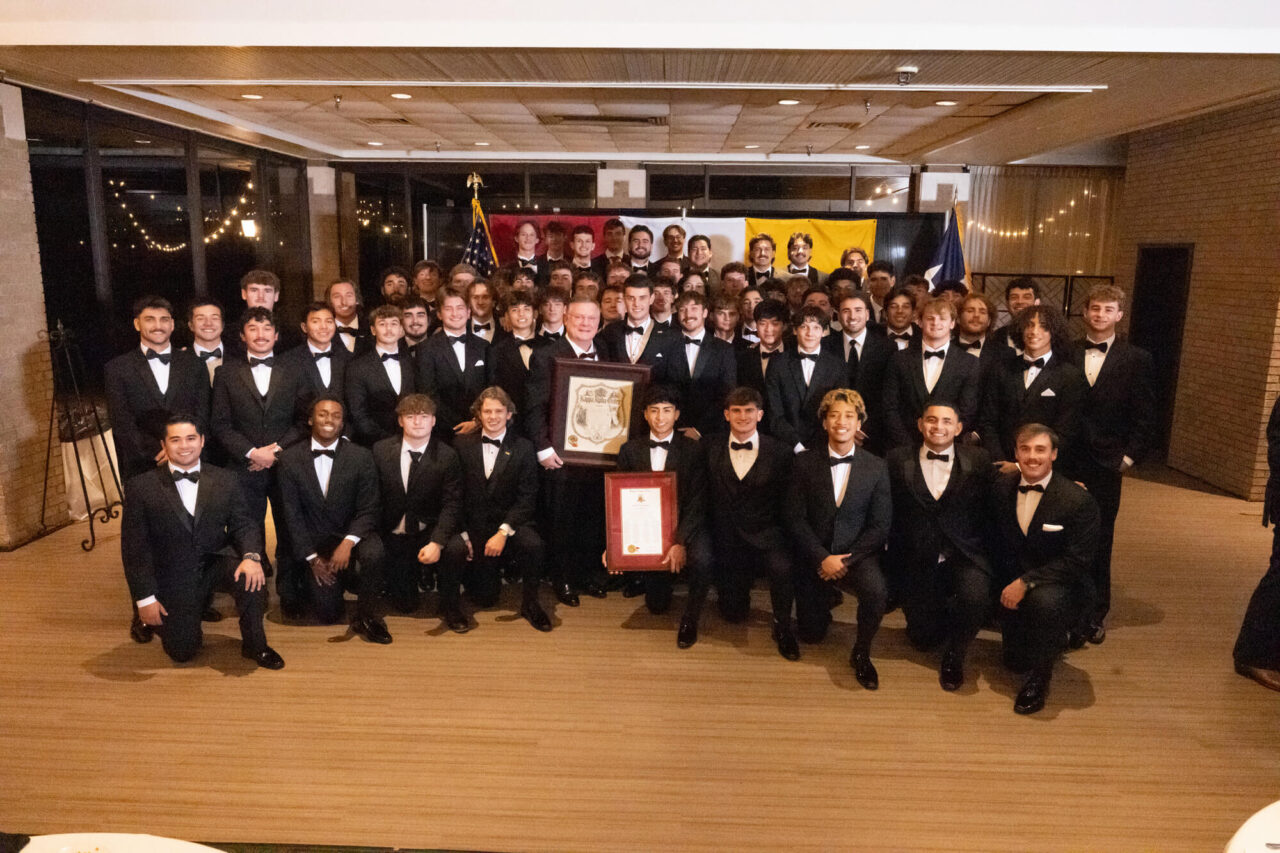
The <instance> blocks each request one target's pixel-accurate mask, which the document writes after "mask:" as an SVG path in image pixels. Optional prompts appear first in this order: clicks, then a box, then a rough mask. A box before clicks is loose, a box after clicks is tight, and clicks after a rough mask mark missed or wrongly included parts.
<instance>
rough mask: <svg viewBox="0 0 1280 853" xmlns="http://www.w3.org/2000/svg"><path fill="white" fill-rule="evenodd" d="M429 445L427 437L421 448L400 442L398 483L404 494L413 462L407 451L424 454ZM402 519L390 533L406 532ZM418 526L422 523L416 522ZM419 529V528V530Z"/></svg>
mask: <svg viewBox="0 0 1280 853" xmlns="http://www.w3.org/2000/svg"><path fill="white" fill-rule="evenodd" d="M430 443H431V439H430V438H429V437H428V438H427V440H426V441H424V442H422V446H421V447H414V446H413V445H411V444H409V442H408V441H406V440H405V439H401V440H400V483H401V484H402V485H403V486H404V490H405V492H406V493H407V492H408V491H409V465H410V464H411V463H412V462H413V457H412V456H410V455H409V451H410V450H412V451H413V452H414V453H425V452H426V449H427V445H428V444H430ZM404 519H405V517H404V516H403V515H402V516H400V521H399V523H397V524H396V527H395V529H394V530H392V531H391V532H392V533H405V532H406V531H405V529H404ZM418 524H419V525H421V524H422V522H418ZM420 529H421V528H419V530H420ZM413 532H414V533H417V532H418V531H417V530H415V531H413Z"/></svg>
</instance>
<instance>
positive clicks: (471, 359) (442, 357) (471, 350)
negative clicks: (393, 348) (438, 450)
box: [417, 333, 489, 443]
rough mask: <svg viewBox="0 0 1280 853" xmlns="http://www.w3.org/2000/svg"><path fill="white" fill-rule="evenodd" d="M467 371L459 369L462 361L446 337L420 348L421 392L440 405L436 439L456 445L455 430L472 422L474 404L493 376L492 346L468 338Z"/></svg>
mask: <svg viewBox="0 0 1280 853" xmlns="http://www.w3.org/2000/svg"><path fill="white" fill-rule="evenodd" d="M464 347H465V356H466V358H465V361H466V369H465V370H464V369H462V368H460V367H458V357H457V356H456V355H454V352H453V345H452V344H450V343H449V336H448V335H447V334H445V333H441V334H438V335H432V336H431V337H429V338H427V339H426V340H425V341H423V342H422V343H421V344H419V345H418V358H417V363H418V390H419V391H422V392H423V393H424V394H430V395H431V399H433V400H435V403H436V428H435V430H434V431H433V432H432V438H433V439H436V438H438V439H440V440H442V441H444V442H446V443H448V442H452V441H453V436H454V432H453V428H454V427H456V426H457V425H458V424H460V423H462V422H463V421H469V420H471V404H472V403H474V402H475V401H476V397H478V396H480V392H481V391H483V390H484V389H485V383H486V381H487V379H488V375H489V344H488V343H487V342H486V341H485V340H484V338H477V337H476V336H475V335H472V334H468V335H467V336H466V341H465V343H464Z"/></svg>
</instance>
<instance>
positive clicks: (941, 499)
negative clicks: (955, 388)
mask: <svg viewBox="0 0 1280 853" xmlns="http://www.w3.org/2000/svg"><path fill="white" fill-rule="evenodd" d="M916 426H917V428H918V429H919V432H920V435H921V436H922V437H923V439H924V442H923V444H922V445H921V446H920V447H917V446H916V445H915V444H914V443H912V444H904V445H900V446H898V447H895V448H894V449H893V450H891V451H889V455H888V457H887V458H886V459H885V464H886V465H887V466H888V468H889V483H890V486H891V488H892V492H893V523H892V526H891V527H890V531H889V550H888V555H887V557H886V565H887V566H888V567H889V569H888V572H887V574H888V575H889V576H890V582H891V585H892V583H893V581H894V580H895V579H896V580H897V582H898V586H899V588H900V590H901V591H900V594H899V600H901V601H902V612H903V614H904V615H905V616H906V618H907V639H908V640H910V641H911V644H912V645H913V646H915V647H916V648H917V649H921V650H928V649H933V648H936V647H937V646H938V645H939V644H943V643H945V645H944V648H943V652H942V666H941V667H940V669H939V673H938V680H939V682H940V683H941V684H942V689H943V690H948V691H950V690H957V689H959V687H960V685H962V684H963V683H964V659H965V655H966V653H967V652H968V649H969V644H970V643H972V642H973V638H974V637H976V636H977V634H978V629H979V628H981V627H982V625H983V622H984V621H985V620H986V618H987V616H988V614H989V613H990V612H991V605H992V603H993V598H994V596H993V594H992V583H993V576H994V572H993V570H992V567H991V561H990V559H989V557H988V555H987V550H988V543H987V542H986V535H985V531H986V529H987V526H988V519H989V518H990V498H991V485H992V482H993V480H994V478H995V469H994V468H993V467H992V465H991V456H990V455H989V454H988V453H987V452H986V451H985V450H983V449H982V448H980V447H965V446H963V445H961V444H960V443H959V441H958V439H959V437H960V435H962V434H963V429H964V424H963V423H962V422H961V420H960V416H959V414H958V412H957V411H956V407H955V406H953V405H951V404H950V403H947V402H945V401H942V400H934V401H933V402H931V403H930V404H929V405H928V406H926V407H925V410H924V413H923V414H922V415H921V417H920V419H919V420H918V421H917V422H916Z"/></svg>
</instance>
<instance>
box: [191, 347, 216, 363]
mask: <svg viewBox="0 0 1280 853" xmlns="http://www.w3.org/2000/svg"><path fill="white" fill-rule="evenodd" d="M196 355H198V356H200V360H201V361H208V360H209V359H211V358H222V347H218V348H217V349H211V350H205V351H204V352H198V353H196Z"/></svg>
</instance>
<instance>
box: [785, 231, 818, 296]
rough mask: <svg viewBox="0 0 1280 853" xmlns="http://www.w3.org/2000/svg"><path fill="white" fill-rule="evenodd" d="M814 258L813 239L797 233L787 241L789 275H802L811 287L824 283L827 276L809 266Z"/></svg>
mask: <svg viewBox="0 0 1280 853" xmlns="http://www.w3.org/2000/svg"><path fill="white" fill-rule="evenodd" d="M812 257H813V237H811V236H809V235H808V234H806V233H804V232H803V231H797V232H795V233H794V234H792V235H791V238H790V239H788V240H787V275H802V276H804V277H805V278H807V279H808V280H809V284H810V286H814V287H816V286H817V285H819V284H821V283H822V280H823V279H824V278H825V276H824V275H823V274H822V273H820V272H818V271H817V270H816V269H814V268H813V267H812V266H810V265H809V259H810V258H812Z"/></svg>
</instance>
